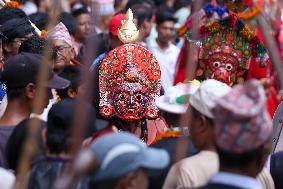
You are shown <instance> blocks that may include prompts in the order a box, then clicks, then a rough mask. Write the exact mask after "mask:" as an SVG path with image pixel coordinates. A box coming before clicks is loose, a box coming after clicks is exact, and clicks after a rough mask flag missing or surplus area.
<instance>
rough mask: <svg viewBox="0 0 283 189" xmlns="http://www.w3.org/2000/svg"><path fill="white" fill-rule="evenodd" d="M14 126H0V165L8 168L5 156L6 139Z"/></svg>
mask: <svg viewBox="0 0 283 189" xmlns="http://www.w3.org/2000/svg"><path fill="white" fill-rule="evenodd" d="M15 127H16V126H5V125H1V126H0V167H4V168H8V165H7V162H6V157H5V148H6V144H7V141H8V139H9V137H10V135H11V134H12V132H13V130H14V129H15Z"/></svg>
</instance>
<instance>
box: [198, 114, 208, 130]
mask: <svg viewBox="0 0 283 189" xmlns="http://www.w3.org/2000/svg"><path fill="white" fill-rule="evenodd" d="M198 121H199V122H200V124H198V130H199V131H200V132H204V131H206V130H207V127H209V124H208V120H207V119H206V118H205V116H203V115H201V116H199V117H198Z"/></svg>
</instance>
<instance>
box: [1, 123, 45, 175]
mask: <svg viewBox="0 0 283 189" xmlns="http://www.w3.org/2000/svg"><path fill="white" fill-rule="evenodd" d="M32 120H38V121H40V120H39V119H37V118H28V119H25V120H23V121H21V122H20V123H19V124H18V125H17V126H16V128H15V129H14V130H13V132H12V134H11V136H10V138H9V139H8V141H7V145H6V149H5V155H6V158H7V163H8V168H9V169H12V170H14V171H17V168H18V165H19V161H20V157H21V153H22V149H23V147H24V141H25V140H26V138H27V137H28V136H29V135H28V126H29V124H30V121H32ZM44 128H46V123H45V122H43V121H40V129H39V130H38V133H37V135H36V136H35V137H36V142H35V144H36V145H37V148H38V153H37V156H41V155H43V154H44V148H43V144H42V139H41V131H42V129H44Z"/></svg>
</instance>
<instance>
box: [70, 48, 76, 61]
mask: <svg viewBox="0 0 283 189" xmlns="http://www.w3.org/2000/svg"><path fill="white" fill-rule="evenodd" d="M70 53H71V58H75V57H76V51H75V48H74V47H72V49H71V51H70Z"/></svg>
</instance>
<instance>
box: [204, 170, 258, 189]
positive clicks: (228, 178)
mask: <svg viewBox="0 0 283 189" xmlns="http://www.w3.org/2000/svg"><path fill="white" fill-rule="evenodd" d="M209 183H216V184H224V185H229V186H234V187H238V188H245V189H262V186H261V185H260V183H259V182H258V181H257V180H256V179H255V178H252V177H248V176H245V175H238V174H232V173H227V172H219V173H217V174H216V175H214V176H213V177H212V178H211V179H210V181H209Z"/></svg>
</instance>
